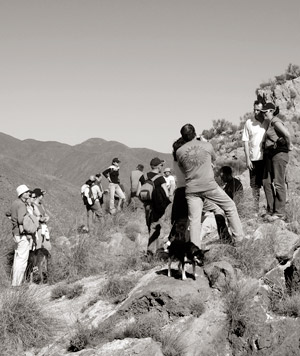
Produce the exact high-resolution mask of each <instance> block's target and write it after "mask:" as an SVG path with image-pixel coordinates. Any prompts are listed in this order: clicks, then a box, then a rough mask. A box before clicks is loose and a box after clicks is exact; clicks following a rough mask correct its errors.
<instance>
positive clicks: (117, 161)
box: [112, 157, 121, 163]
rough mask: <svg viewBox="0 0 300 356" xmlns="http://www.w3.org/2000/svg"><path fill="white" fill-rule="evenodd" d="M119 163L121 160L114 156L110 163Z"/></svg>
mask: <svg viewBox="0 0 300 356" xmlns="http://www.w3.org/2000/svg"><path fill="white" fill-rule="evenodd" d="M115 162H116V163H120V162H121V161H120V160H119V158H117V157H115V158H114V159H113V160H112V163H115Z"/></svg>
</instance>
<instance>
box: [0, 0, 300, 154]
mask: <svg viewBox="0 0 300 356" xmlns="http://www.w3.org/2000/svg"><path fill="white" fill-rule="evenodd" d="M0 43H1V45H0V60H1V66H0V117H1V121H0V122H1V125H0V132H3V133H6V134H8V135H11V136H13V137H15V138H18V139H22V140H23V139H27V138H33V139H36V140H41V141H59V142H62V143H67V144H70V145H75V144H78V143H81V142H83V141H85V140H87V139H89V138H94V137H99V138H102V139H105V140H114V141H119V142H121V143H123V144H125V145H127V146H129V147H146V148H150V149H154V150H157V151H159V152H165V153H167V152H171V146H172V143H173V142H174V140H175V139H177V138H178V137H179V136H180V128H181V127H182V125H184V124H186V123H191V124H193V125H194V126H195V128H196V130H197V132H198V133H201V132H202V131H203V130H204V129H210V128H211V127H212V121H213V120H218V119H223V118H224V119H226V120H228V121H230V122H233V123H235V124H238V123H239V122H240V118H241V117H242V116H243V115H244V114H245V113H247V112H249V111H252V105H253V101H254V100H255V89H256V88H257V87H258V86H259V84H260V83H262V82H265V81H268V80H269V79H270V78H273V77H274V76H275V75H280V74H283V73H284V72H285V70H286V68H287V66H288V64H289V63H293V64H297V65H300V45H299V44H300V1H299V0H286V1H282V0H252V1H246V0H226V1H225V0H218V1H216V0H43V1H41V0H36V1H32V0H26V1H25V0H0Z"/></svg>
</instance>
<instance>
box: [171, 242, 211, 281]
mask: <svg viewBox="0 0 300 356" xmlns="http://www.w3.org/2000/svg"><path fill="white" fill-rule="evenodd" d="M168 250H169V263H168V277H171V264H172V262H173V261H174V260H178V261H179V264H178V269H179V271H180V270H181V276H182V279H183V280H185V279H186V274H185V264H186V263H191V264H192V266H193V278H194V279H196V273H195V270H196V264H197V265H198V266H203V261H204V255H205V252H207V251H206V250H205V251H203V250H200V249H199V247H198V246H196V245H195V244H194V243H192V242H190V241H188V242H185V241H182V240H176V239H175V240H174V241H173V242H171V244H170V246H169V247H168Z"/></svg>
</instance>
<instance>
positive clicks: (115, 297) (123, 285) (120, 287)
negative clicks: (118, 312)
mask: <svg viewBox="0 0 300 356" xmlns="http://www.w3.org/2000/svg"><path fill="white" fill-rule="evenodd" d="M136 283H137V278H136V277H134V276H133V275H131V276H128V277H122V276H117V275H116V276H113V277H112V278H109V280H108V281H107V283H106V284H105V285H104V286H103V288H102V289H101V291H100V292H99V295H100V296H101V297H104V298H107V299H109V300H112V301H113V302H114V303H116V304H117V303H119V302H121V301H123V300H124V299H126V298H127V296H128V293H129V292H130V291H131V290H132V289H133V287H134V286H135V285H136Z"/></svg>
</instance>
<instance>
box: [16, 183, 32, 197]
mask: <svg viewBox="0 0 300 356" xmlns="http://www.w3.org/2000/svg"><path fill="white" fill-rule="evenodd" d="M29 190H30V189H29V188H28V187H27V185H25V184H21V185H19V186H18V188H17V189H16V191H17V195H18V197H19V196H20V195H22V194H23V193H25V192H28V191H29Z"/></svg>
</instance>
